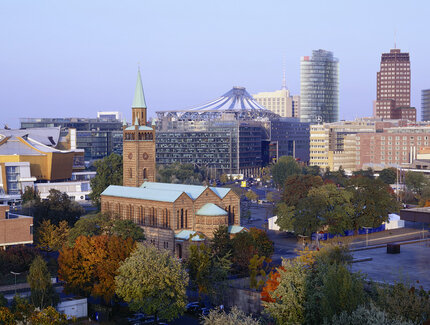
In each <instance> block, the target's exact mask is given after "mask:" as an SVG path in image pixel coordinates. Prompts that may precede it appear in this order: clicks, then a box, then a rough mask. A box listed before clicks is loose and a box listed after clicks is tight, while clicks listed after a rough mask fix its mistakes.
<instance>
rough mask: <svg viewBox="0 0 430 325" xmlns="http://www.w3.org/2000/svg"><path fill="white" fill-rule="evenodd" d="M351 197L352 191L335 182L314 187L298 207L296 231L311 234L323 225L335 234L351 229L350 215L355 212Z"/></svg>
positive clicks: (295, 215) (295, 223)
mask: <svg viewBox="0 0 430 325" xmlns="http://www.w3.org/2000/svg"><path fill="white" fill-rule="evenodd" d="M351 198H352V194H351V193H350V192H348V191H345V190H341V189H338V188H337V187H336V186H335V185H333V184H327V185H323V186H321V187H318V188H312V189H311V190H310V191H309V194H308V196H307V197H306V198H305V199H303V200H302V201H300V203H299V204H298V206H297V207H296V211H295V214H294V218H295V220H294V231H295V232H296V233H298V234H301V235H305V236H311V235H312V233H314V232H316V231H318V230H320V229H321V228H323V227H327V231H328V232H330V233H334V234H342V233H343V232H344V231H345V230H348V229H351V227H352V222H351V217H350V216H351V215H352V214H353V213H354V208H353V205H352V203H351Z"/></svg>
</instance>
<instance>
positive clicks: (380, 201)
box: [348, 177, 400, 231]
mask: <svg viewBox="0 0 430 325" xmlns="http://www.w3.org/2000/svg"><path fill="white" fill-rule="evenodd" d="M348 191H349V192H350V193H352V199H351V202H352V204H353V206H354V213H353V214H351V215H350V217H351V219H352V226H353V229H354V230H356V231H358V229H360V228H362V227H379V226H380V225H381V224H382V223H383V222H386V221H387V220H388V215H389V214H390V213H395V212H398V211H399V209H400V205H399V203H398V202H397V200H396V197H395V196H394V195H393V194H392V193H391V192H390V188H389V185H387V184H385V183H384V182H383V181H382V180H381V179H370V178H367V177H357V178H354V179H352V180H351V183H350V186H349V187H348Z"/></svg>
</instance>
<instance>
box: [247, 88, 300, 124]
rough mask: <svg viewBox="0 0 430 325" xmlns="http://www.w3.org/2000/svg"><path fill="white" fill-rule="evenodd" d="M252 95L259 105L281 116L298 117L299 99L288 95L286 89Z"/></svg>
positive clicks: (288, 92)
mask: <svg viewBox="0 0 430 325" xmlns="http://www.w3.org/2000/svg"><path fill="white" fill-rule="evenodd" d="M252 97H253V98H254V99H255V100H256V101H257V102H258V103H259V104H260V105H261V106H264V107H266V108H267V109H268V110H270V111H272V112H273V113H276V114H278V115H279V116H281V117H299V105H300V100H299V99H298V96H294V97H295V101H294V97H293V96H290V91H289V90H288V89H286V88H285V89H281V90H276V91H270V92H261V93H258V94H255V95H252Z"/></svg>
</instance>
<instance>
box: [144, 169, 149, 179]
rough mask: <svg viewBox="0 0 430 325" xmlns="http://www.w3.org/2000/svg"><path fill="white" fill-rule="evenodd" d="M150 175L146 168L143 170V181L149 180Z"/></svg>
mask: <svg viewBox="0 0 430 325" xmlns="http://www.w3.org/2000/svg"><path fill="white" fill-rule="evenodd" d="M147 178H148V175H147V173H146V168H144V169H143V179H147Z"/></svg>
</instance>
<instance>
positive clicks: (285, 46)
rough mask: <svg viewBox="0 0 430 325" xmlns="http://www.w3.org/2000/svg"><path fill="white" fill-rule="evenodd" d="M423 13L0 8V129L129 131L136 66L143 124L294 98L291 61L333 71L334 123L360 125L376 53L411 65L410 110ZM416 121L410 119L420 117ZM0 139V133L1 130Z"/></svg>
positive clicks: (387, 7)
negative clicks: (106, 115)
mask: <svg viewBox="0 0 430 325" xmlns="http://www.w3.org/2000/svg"><path fill="white" fill-rule="evenodd" d="M429 12H430V2H428V1H424V0H422V1H379V0H378V1H375V0H373V1H345V0H343V1H329V0H327V1H321V0H315V1H309V0H308V1H287V0H283V1H281V0H279V1H267V0H266V1H250V0H247V1H239V0H234V1H233V0H230V1H198V0H195V1H185V0H181V1H177V0H175V1H162V0H154V1H152V0H151V1H145V0H139V1H123V0H121V1H119V0H118V1H106V0H105V1H94V0H91V1H88V0H85V1H79V0H74V1H58V0H55V1H36V0H28V1H17V0H1V1H0V42H1V47H0V111H1V120H0V123H1V124H3V123H8V124H9V125H10V126H12V127H18V126H19V123H18V121H19V120H18V119H19V118H20V117H62V116H67V117H70V116H74V117H95V116H96V112H97V111H100V110H119V111H121V112H123V113H125V116H126V117H127V119H128V120H130V116H131V112H130V111H131V110H130V106H131V103H132V100H133V92H134V87H135V82H136V71H137V63H138V62H140V66H141V69H142V79H143V84H144V89H145V96H146V101H147V104H148V109H149V115H150V116H151V115H153V112H155V111H156V110H165V109H173V108H186V107H190V106H194V105H198V104H202V103H204V102H206V101H209V100H211V99H214V98H216V97H217V96H219V95H221V94H223V93H224V92H226V91H228V90H229V89H230V88H231V87H232V86H233V85H240V86H244V87H246V88H247V89H248V91H249V92H250V93H255V92H259V91H272V90H276V89H279V88H280V87H281V82H282V61H283V57H284V56H285V57H286V72H287V86H288V87H289V89H290V90H291V91H292V93H293V94H297V93H299V91H300V57H301V56H303V55H310V54H311V52H312V50H314V49H319V48H322V49H326V50H330V51H333V52H334V54H335V56H336V57H338V58H339V61H340V78H339V79H340V112H339V116H340V118H341V119H351V118H354V117H355V116H369V115H371V113H372V100H374V99H375V96H376V89H375V88H376V71H377V70H378V69H379V63H380V56H381V53H382V52H388V51H389V49H390V48H392V47H393V43H394V30H396V31H397V47H398V48H400V49H402V51H407V52H409V53H410V55H411V67H412V105H413V106H415V107H417V108H418V109H420V104H421V103H420V102H421V99H420V97H421V89H426V88H430V78H429V76H430V63H429V60H430V41H429V36H428V32H429V30H430V16H429ZM419 116H421V115H420V110H419ZM0 127H3V125H0Z"/></svg>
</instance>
